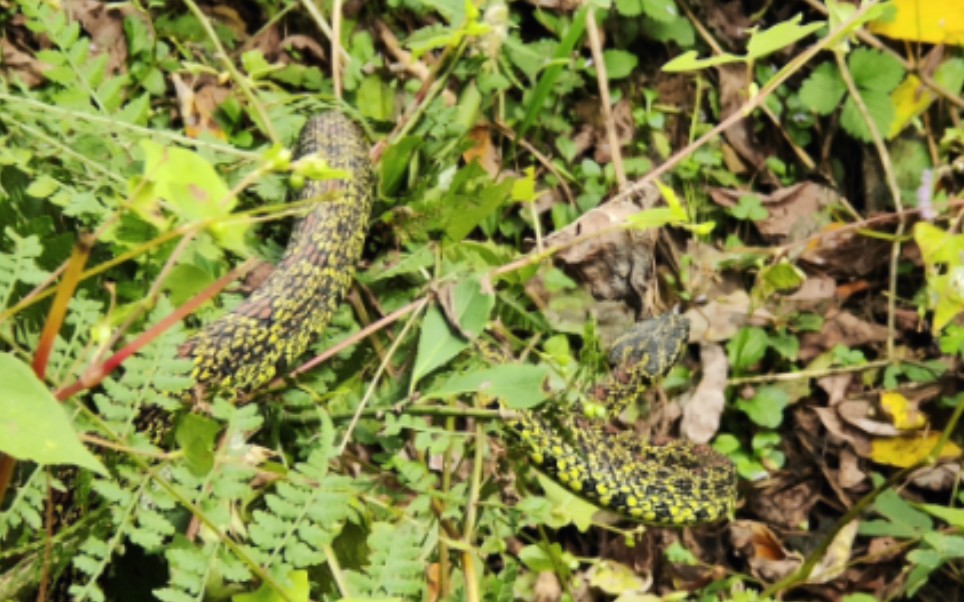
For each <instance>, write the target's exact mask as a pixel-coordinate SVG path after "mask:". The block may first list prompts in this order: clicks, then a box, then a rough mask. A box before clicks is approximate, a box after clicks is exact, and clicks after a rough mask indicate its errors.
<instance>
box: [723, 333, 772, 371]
mask: <svg viewBox="0 0 964 602" xmlns="http://www.w3.org/2000/svg"><path fill="white" fill-rule="evenodd" d="M766 350H767V333H766V331H764V330H763V329H762V328H757V327H755V326H754V327H751V328H741V329H740V331H739V332H738V333H736V336H735V337H733V338H732V339H730V342H729V343H727V345H726V352H727V357H728V359H729V362H730V365H731V366H732V367H733V369H734V370H743V369H746V368H749V367H750V366H752V365H753V364H755V363H757V362H758V361H760V360H761V359H763V354H764V353H766Z"/></svg>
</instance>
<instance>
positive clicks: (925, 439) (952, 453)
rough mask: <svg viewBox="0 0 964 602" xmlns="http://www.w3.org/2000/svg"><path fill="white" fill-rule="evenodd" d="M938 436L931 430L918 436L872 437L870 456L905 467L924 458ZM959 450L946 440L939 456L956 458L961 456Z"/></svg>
mask: <svg viewBox="0 0 964 602" xmlns="http://www.w3.org/2000/svg"><path fill="white" fill-rule="evenodd" d="M940 438H941V434H940V433H937V432H933V433H928V434H926V435H923V436H919V437H906V436H905V437H888V438H886V439H884V438H878V439H874V440H873V441H872V442H871V451H870V458H871V459H872V460H873V461H874V462H876V463H878V464H889V465H890V466H898V467H900V468H907V467H908V466H913V465H914V464H916V463H917V462H919V461H921V460H923V459H924V458H926V457H927V456H928V454H930V453H931V451H932V450H933V449H934V446H935V445H936V444H937V441H938V440H939V439H940ZM961 451H962V450H961V448H960V447H958V446H957V444H956V443H954V442H953V441H948V442H947V443H945V444H944V447H943V449H941V455H940V457H941V458H942V459H957V458H960V457H961Z"/></svg>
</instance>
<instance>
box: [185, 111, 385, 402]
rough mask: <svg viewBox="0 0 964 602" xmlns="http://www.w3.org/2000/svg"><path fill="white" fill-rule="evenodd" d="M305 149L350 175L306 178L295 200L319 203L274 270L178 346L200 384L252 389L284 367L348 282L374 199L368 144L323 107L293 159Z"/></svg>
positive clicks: (334, 308)
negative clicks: (342, 177)
mask: <svg viewBox="0 0 964 602" xmlns="http://www.w3.org/2000/svg"><path fill="white" fill-rule="evenodd" d="M311 153H317V154H318V155H319V156H321V157H322V158H324V159H325V160H326V161H327V162H328V165H329V166H330V167H332V168H335V169H340V170H344V171H346V172H348V173H349V174H350V176H351V177H350V179H348V180H347V181H345V180H308V181H307V182H306V184H305V186H304V188H302V190H301V191H300V193H299V194H298V196H297V200H300V201H307V200H312V199H315V200H317V203H316V204H315V206H314V208H313V209H312V210H311V212H310V213H309V214H308V215H307V216H305V217H304V219H302V220H301V221H300V222H299V223H298V224H297V226H295V230H294V232H293V233H292V235H291V239H290V241H289V242H288V246H287V248H286V249H285V252H284V255H283V257H282V259H281V262H280V263H279V264H278V266H277V268H275V270H274V271H273V272H272V273H271V276H269V277H268V279H267V281H265V282H264V284H262V285H261V286H260V287H259V288H258V289H257V290H256V291H255V292H254V293H252V294H251V296H250V297H248V299H247V300H245V301H244V302H242V303H241V304H240V305H238V307H236V308H235V309H234V310H233V311H232V312H230V313H228V314H226V315H225V316H223V317H221V318H220V319H218V320H217V321H215V322H213V323H212V324H210V325H209V326H208V327H207V328H205V329H204V330H202V331H201V332H200V333H198V334H197V335H195V336H194V337H193V338H192V339H191V340H190V341H188V343H187V344H186V345H185V347H184V348H183V349H182V350H181V354H182V355H183V356H185V357H189V358H191V359H193V360H194V370H193V373H192V376H193V379H194V381H195V383H197V384H198V385H200V386H202V387H205V388H212V389H217V390H222V391H251V390H253V389H256V388H258V387H260V386H261V385H264V384H266V383H267V382H269V381H270V380H271V379H272V378H274V376H275V375H276V374H279V373H283V371H284V370H285V368H286V367H288V366H290V365H291V364H292V362H294V361H295V360H296V359H297V358H298V357H299V356H300V355H301V354H302V353H304V351H305V349H307V347H308V345H309V344H311V342H312V340H313V339H314V337H315V336H316V335H317V334H318V333H320V332H321V331H322V330H324V329H325V327H326V326H327V325H328V323H329V322H330V321H331V317H332V316H333V315H334V313H335V311H337V309H338V306H339V304H340V303H341V300H342V297H343V296H344V295H345V292H346V291H347V290H348V287H349V285H350V284H351V280H352V276H353V274H354V270H355V264H356V263H357V262H358V258H359V256H360V255H361V251H362V246H363V245H364V242H365V233H366V231H367V229H368V218H369V214H370V213H371V207H372V199H373V198H374V183H375V176H374V171H373V169H372V164H371V161H370V160H369V158H368V145H367V144H366V143H365V137H364V135H363V134H362V133H361V131H360V130H359V128H358V126H357V125H355V124H354V123H352V122H351V121H350V120H349V119H348V118H347V117H345V116H344V115H341V114H340V113H324V114H321V115H318V116H315V117H312V118H311V119H309V120H308V122H307V123H306V124H305V126H304V128H303V129H302V131H301V135H300V136H299V140H298V144H297V146H296V148H295V153H294V157H295V158H296V159H297V158H301V157H304V156H306V155H308V154H311Z"/></svg>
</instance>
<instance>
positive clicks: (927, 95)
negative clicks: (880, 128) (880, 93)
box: [887, 75, 935, 139]
mask: <svg viewBox="0 0 964 602" xmlns="http://www.w3.org/2000/svg"><path fill="white" fill-rule="evenodd" d="M934 98H935V95H934V93H933V92H931V91H930V90H929V89H928V88H925V87H924V86H922V85H921V83H920V80H919V79H917V77H916V76H915V75H908V76H907V77H906V78H905V79H904V81H902V82H901V83H900V85H899V86H897V87H896V88H895V89H894V91H893V92H891V93H890V100H891V101H892V102H893V103H894V120H893V121H891V122H890V131H889V132H887V138H888V139H891V138H893V137H894V136H896V135H897V134H899V133H900V132H901V131H902V130H903V129H904V127H905V126H907V124H908V122H910V120H911V119H913V118H914V117H917V116H918V115H920V114H921V113H923V112H924V111H925V110H927V107H929V106H930V104H931V103H932V102H934Z"/></svg>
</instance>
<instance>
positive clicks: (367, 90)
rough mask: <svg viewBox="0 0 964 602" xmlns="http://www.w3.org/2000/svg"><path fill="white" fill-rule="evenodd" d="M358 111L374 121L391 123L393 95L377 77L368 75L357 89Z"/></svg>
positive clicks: (390, 89)
mask: <svg viewBox="0 0 964 602" xmlns="http://www.w3.org/2000/svg"><path fill="white" fill-rule="evenodd" d="M358 110H359V111H360V112H361V114H362V115H364V116H365V117H368V118H370V119H374V120H375V121H391V120H392V119H393V117H394V112H395V93H394V91H393V90H392V88H391V86H389V85H388V84H386V83H385V82H384V81H382V78H380V77H378V76H377V75H369V76H368V77H366V78H365V79H363V80H362V83H361V85H360V86H359V87H358Z"/></svg>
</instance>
